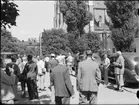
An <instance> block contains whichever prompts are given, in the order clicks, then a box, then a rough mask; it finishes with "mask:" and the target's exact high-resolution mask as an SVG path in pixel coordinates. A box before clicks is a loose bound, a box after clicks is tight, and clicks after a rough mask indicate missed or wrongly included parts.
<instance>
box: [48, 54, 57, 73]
mask: <svg viewBox="0 0 139 105" xmlns="http://www.w3.org/2000/svg"><path fill="white" fill-rule="evenodd" d="M57 65H58V61H57V60H56V58H55V54H53V53H52V54H51V58H50V60H49V68H50V72H52V71H51V70H52V69H53V68H54V67H55V66H57Z"/></svg>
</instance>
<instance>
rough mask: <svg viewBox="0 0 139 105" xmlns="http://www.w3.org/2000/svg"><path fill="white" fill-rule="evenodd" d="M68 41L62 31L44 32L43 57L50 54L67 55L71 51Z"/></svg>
mask: <svg viewBox="0 0 139 105" xmlns="http://www.w3.org/2000/svg"><path fill="white" fill-rule="evenodd" d="M68 46H69V45H68V40H67V38H66V36H65V32H64V30H62V29H51V30H44V31H43V33H42V50H43V55H45V54H49V53H56V54H59V53H66V52H68V51H71V50H70V48H69V47H68Z"/></svg>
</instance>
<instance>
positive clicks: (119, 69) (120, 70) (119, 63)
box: [113, 51, 124, 92]
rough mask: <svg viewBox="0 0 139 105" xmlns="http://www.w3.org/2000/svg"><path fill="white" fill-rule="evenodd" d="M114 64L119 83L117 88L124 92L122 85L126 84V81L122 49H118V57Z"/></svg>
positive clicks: (117, 82)
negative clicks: (124, 79) (124, 78)
mask: <svg viewBox="0 0 139 105" xmlns="http://www.w3.org/2000/svg"><path fill="white" fill-rule="evenodd" d="M113 64H114V66H115V78H116V84H117V88H116V90H119V91H121V92H123V88H122V87H123V86H124V81H123V74H124V58H123V56H122V52H121V51H117V59H116V62H114V63H113Z"/></svg>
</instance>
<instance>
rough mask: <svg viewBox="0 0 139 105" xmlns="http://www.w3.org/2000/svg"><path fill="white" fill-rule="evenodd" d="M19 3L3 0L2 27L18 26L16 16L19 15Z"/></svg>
mask: <svg viewBox="0 0 139 105" xmlns="http://www.w3.org/2000/svg"><path fill="white" fill-rule="evenodd" d="M17 7H18V6H17V5H16V4H15V3H14V2H13V1H12V0H1V27H2V28H6V26H9V28H10V27H11V26H16V18H17V16H18V15H19V13H18V12H19V10H18V9H17Z"/></svg>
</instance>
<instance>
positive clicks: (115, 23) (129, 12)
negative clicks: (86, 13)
mask: <svg viewBox="0 0 139 105" xmlns="http://www.w3.org/2000/svg"><path fill="white" fill-rule="evenodd" d="M137 4H138V1H130V0H122V1H105V5H106V7H107V13H108V16H109V17H110V18H111V21H112V27H111V28H110V29H111V31H112V40H113V42H114V45H115V47H116V49H117V50H121V51H132V44H133V42H134V38H135V36H137V35H136V34H137V29H138V27H139V23H138V16H137V13H136V11H137V6H136V5H137Z"/></svg>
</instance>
